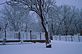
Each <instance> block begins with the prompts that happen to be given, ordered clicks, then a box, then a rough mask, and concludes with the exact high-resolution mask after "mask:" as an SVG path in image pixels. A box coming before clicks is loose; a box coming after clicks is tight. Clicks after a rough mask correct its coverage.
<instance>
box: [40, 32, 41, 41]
mask: <svg viewBox="0 0 82 54" xmlns="http://www.w3.org/2000/svg"><path fill="white" fill-rule="evenodd" d="M40 40H41V32H40Z"/></svg>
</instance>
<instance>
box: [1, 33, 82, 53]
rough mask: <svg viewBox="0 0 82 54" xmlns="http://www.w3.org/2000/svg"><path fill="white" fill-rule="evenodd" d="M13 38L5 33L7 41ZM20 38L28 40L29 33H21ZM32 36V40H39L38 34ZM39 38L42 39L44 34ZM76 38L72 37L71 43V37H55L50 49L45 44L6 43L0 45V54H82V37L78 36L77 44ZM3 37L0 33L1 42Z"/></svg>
mask: <svg viewBox="0 0 82 54" xmlns="http://www.w3.org/2000/svg"><path fill="white" fill-rule="evenodd" d="M15 36H16V35H15V34H14V33H12V32H10V33H9V34H8V33H7V39H16V37H15ZM21 36H22V37H21V39H29V33H23V32H22V33H21ZM32 36H36V37H34V39H40V33H32ZM41 36H42V37H41V38H42V39H44V33H43V34H41ZM78 36H79V35H74V36H73V37H72V39H73V41H71V35H68V36H61V35H58V36H57V35H55V36H54V37H53V38H54V40H53V41H51V44H52V48H46V45H45V43H24V42H23V43H21V42H19V43H13V44H12V43H6V44H8V45H0V54H82V51H81V50H82V37H81V36H79V38H80V42H79V39H78ZM3 37H4V34H2V33H1V35H0V40H3ZM60 38H61V39H60ZM66 38H67V41H66ZM0 44H2V43H0Z"/></svg>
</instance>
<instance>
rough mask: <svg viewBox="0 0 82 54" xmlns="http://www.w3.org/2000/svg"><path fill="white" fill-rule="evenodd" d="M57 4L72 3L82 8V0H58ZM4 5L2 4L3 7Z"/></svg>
mask: <svg viewBox="0 0 82 54" xmlns="http://www.w3.org/2000/svg"><path fill="white" fill-rule="evenodd" d="M5 1H6V0H0V3H3V2H5ZM56 4H57V5H58V6H59V5H64V4H66V5H71V6H76V7H77V8H82V0H56ZM1 7H2V5H0V9H1Z"/></svg>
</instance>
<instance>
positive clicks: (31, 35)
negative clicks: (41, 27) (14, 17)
mask: <svg viewBox="0 0 82 54" xmlns="http://www.w3.org/2000/svg"><path fill="white" fill-rule="evenodd" d="M30 40H32V30H30Z"/></svg>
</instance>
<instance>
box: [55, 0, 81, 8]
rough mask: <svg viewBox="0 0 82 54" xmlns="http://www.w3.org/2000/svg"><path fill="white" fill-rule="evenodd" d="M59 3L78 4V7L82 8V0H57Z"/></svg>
mask: <svg viewBox="0 0 82 54" xmlns="http://www.w3.org/2000/svg"><path fill="white" fill-rule="evenodd" d="M56 4H57V5H64V4H66V5H70V6H76V8H79V9H80V8H82V0H56Z"/></svg>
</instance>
